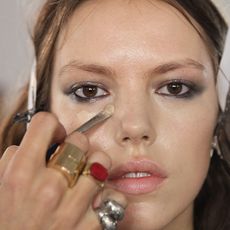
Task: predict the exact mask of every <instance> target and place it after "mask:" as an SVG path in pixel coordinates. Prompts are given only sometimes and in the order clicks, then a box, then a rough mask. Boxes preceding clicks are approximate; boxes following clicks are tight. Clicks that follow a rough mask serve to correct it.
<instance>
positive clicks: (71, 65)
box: [58, 58, 205, 76]
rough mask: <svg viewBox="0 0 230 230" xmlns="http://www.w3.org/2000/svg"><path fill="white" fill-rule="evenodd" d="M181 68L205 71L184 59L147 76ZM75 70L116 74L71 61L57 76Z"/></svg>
mask: <svg viewBox="0 0 230 230" xmlns="http://www.w3.org/2000/svg"><path fill="white" fill-rule="evenodd" d="M182 68H194V69H198V70H201V71H204V70H205V67H204V65H202V64H201V63H200V62H198V61H196V60H193V59H190V58H188V59H184V60H179V61H172V62H167V63H162V64H159V65H158V66H156V67H155V68H153V69H151V70H150V71H148V72H147V73H148V75H149V74H151V75H155V74H164V73H167V72H170V71H174V70H177V69H182ZM75 70H83V71H86V72H90V73H95V74H99V75H105V76H115V75H116V73H115V71H114V70H113V69H112V68H111V67H108V66H103V65H99V64H84V63H81V62H79V61H77V60H73V61H71V62H69V63H68V64H66V65H65V66H63V67H62V68H61V70H60V72H59V74H58V75H59V76H62V75H63V74H65V73H68V72H71V71H75Z"/></svg>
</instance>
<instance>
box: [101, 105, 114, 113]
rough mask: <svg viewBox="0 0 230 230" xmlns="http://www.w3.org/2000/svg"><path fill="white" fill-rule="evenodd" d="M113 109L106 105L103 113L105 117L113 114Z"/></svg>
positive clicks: (111, 106)
mask: <svg viewBox="0 0 230 230" xmlns="http://www.w3.org/2000/svg"><path fill="white" fill-rule="evenodd" d="M114 110H115V107H114V105H113V104H109V105H106V106H105V108H104V110H103V112H104V114H106V115H107V116H111V115H112V114H113V113H114Z"/></svg>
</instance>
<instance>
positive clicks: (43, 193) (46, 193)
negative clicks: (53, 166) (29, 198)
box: [38, 178, 65, 206]
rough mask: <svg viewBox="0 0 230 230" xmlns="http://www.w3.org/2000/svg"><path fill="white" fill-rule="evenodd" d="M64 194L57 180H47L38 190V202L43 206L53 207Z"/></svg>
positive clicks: (61, 185) (63, 189) (63, 188)
mask: <svg viewBox="0 0 230 230" xmlns="http://www.w3.org/2000/svg"><path fill="white" fill-rule="evenodd" d="M64 192H65V186H63V184H62V183H60V181H59V180H55V179H49V178H48V179H47V180H46V181H44V182H43V183H42V185H40V187H39V188H38V193H39V200H40V201H41V202H42V203H43V204H44V205H45V206H47V205H50V206H55V205H56V204H57V202H58V201H59V200H60V199H61V197H62V195H63V193H64Z"/></svg>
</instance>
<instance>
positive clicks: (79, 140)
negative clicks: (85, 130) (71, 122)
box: [65, 132, 89, 152]
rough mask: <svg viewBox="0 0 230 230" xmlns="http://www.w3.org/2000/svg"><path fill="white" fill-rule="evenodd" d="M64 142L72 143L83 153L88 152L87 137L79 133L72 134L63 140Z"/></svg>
mask: <svg viewBox="0 0 230 230" xmlns="http://www.w3.org/2000/svg"><path fill="white" fill-rule="evenodd" d="M65 142H69V143H72V144H74V145H76V146H77V147H78V148H80V149H81V150H82V151H83V152H86V151H87V150H88V146H89V141H88V139H87V137H86V136H85V135H83V134H81V133H78V132H74V133H73V134H72V135H70V136H68V137H67V138H66V139H65Z"/></svg>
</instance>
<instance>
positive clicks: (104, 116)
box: [69, 104, 114, 135]
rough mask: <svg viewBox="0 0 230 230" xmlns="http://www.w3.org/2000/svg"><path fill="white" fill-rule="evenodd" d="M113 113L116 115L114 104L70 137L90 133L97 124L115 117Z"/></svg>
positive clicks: (106, 107) (107, 106)
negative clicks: (77, 133) (78, 133)
mask: <svg viewBox="0 0 230 230" xmlns="http://www.w3.org/2000/svg"><path fill="white" fill-rule="evenodd" d="M113 113H114V105H112V104H109V105H106V106H105V107H104V109H103V110H102V111H101V112H100V113H98V114H96V115H95V116H94V117H92V118H91V119H89V120H88V121H86V122H85V123H84V124H83V125H81V126H80V127H78V128H77V129H76V130H74V131H73V132H71V133H70V134H69V135H71V134H72V133H74V132H80V133H84V132H86V131H88V130H89V129H90V128H93V127H94V126H96V125H97V124H99V123H101V122H102V121H105V120H106V119H108V118H110V117H111V116H112V115H113Z"/></svg>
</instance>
